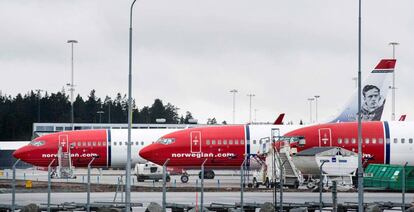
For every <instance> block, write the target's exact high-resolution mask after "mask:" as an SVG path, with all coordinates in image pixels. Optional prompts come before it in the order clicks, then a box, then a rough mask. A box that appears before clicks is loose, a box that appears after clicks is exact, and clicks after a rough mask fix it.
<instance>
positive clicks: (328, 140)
mask: <svg viewBox="0 0 414 212" xmlns="http://www.w3.org/2000/svg"><path fill="white" fill-rule="evenodd" d="M319 146H320V147H323V146H332V131H331V129H330V128H321V129H319Z"/></svg>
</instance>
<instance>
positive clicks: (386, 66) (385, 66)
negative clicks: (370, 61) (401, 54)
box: [372, 59, 397, 73]
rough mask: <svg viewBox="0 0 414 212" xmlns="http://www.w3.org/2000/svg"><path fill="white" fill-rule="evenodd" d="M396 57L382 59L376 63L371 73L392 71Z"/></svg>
mask: <svg viewBox="0 0 414 212" xmlns="http://www.w3.org/2000/svg"><path fill="white" fill-rule="evenodd" d="M396 62H397V60H396V59H382V60H381V61H380V62H379V63H378V65H377V66H376V67H375V69H374V70H372V73H390V72H394V68H395V63H396Z"/></svg>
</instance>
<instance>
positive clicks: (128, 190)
mask: <svg viewBox="0 0 414 212" xmlns="http://www.w3.org/2000/svg"><path fill="white" fill-rule="evenodd" d="M135 1H136V0H134V1H133V2H132V4H131V8H130V12H129V70H128V71H129V72H128V145H127V163H126V167H125V172H126V173H125V175H126V182H125V211H126V212H130V210H131V129H132V9H133V8H134V4H135Z"/></svg>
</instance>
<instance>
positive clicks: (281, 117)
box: [273, 113, 285, 125]
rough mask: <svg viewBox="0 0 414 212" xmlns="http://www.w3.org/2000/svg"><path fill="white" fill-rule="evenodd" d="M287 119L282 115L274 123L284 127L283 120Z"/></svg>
mask: <svg viewBox="0 0 414 212" xmlns="http://www.w3.org/2000/svg"><path fill="white" fill-rule="evenodd" d="M284 117H285V114H284V113H281V114H280V115H279V116H278V117H277V119H276V120H275V122H274V123H273V125H282V124H283V118H284Z"/></svg>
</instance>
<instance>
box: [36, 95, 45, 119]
mask: <svg viewBox="0 0 414 212" xmlns="http://www.w3.org/2000/svg"><path fill="white" fill-rule="evenodd" d="M36 91H37V122H38V123H40V99H41V96H40V92H42V91H43V90H41V89H36Z"/></svg>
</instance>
